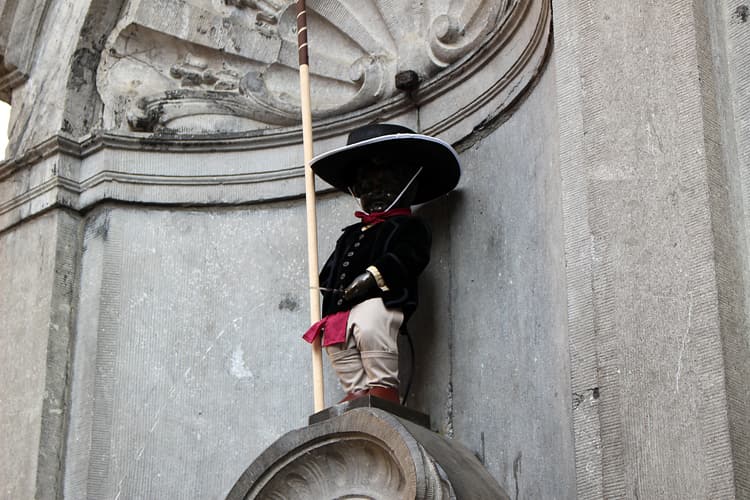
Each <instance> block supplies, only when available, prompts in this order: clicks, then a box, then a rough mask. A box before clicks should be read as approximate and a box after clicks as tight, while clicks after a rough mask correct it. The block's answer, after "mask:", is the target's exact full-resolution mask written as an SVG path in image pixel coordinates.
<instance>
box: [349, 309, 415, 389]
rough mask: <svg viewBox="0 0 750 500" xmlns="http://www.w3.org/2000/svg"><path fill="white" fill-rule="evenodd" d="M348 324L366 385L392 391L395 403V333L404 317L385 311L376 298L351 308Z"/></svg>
mask: <svg viewBox="0 0 750 500" xmlns="http://www.w3.org/2000/svg"><path fill="white" fill-rule="evenodd" d="M349 321H350V322H351V324H352V336H353V337H354V339H355V341H356V345H357V348H358V349H359V352H360V355H361V358H362V366H363V368H364V370H365V373H366V377H367V386H368V387H370V388H373V387H384V388H387V389H395V394H396V398H395V399H396V400H398V383H399V377H398V331H399V328H400V327H401V323H403V321H404V314H403V313H402V312H401V311H400V310H398V309H386V307H385V306H384V305H383V301H382V299H379V298H377V299H370V300H366V301H364V302H362V303H360V304H357V306H355V307H354V308H352V311H351V314H350V315H349Z"/></svg>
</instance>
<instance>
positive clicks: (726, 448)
mask: <svg viewBox="0 0 750 500" xmlns="http://www.w3.org/2000/svg"><path fill="white" fill-rule="evenodd" d="M713 5H714V4H713V3H711V2H687V1H686V2H672V3H670V4H663V3H628V4H623V3H621V2H584V3H582V2H568V1H559V2H556V3H555V13H556V23H557V25H556V33H557V35H558V38H557V40H556V41H557V43H556V48H557V62H558V64H557V74H558V106H559V108H558V112H559V115H560V123H561V130H560V153H561V171H562V180H563V207H564V212H565V227H566V236H565V238H566V254H567V255H568V266H567V281H568V301H569V302H568V319H569V325H570V340H571V356H572V360H571V366H572V367H573V370H572V371H573V377H572V383H573V391H574V392H575V393H577V394H580V395H582V401H581V404H580V405H579V406H578V407H577V408H576V410H575V412H574V415H575V431H576V457H577V459H576V463H577V472H578V496H579V498H602V497H607V498H610V497H612V498H614V497H628V498H630V497H632V498H664V497H674V498H680V497H691V498H735V497H737V498H741V497H743V496H745V495H743V493H742V491H743V488H744V487H738V484H739V483H737V482H736V476H735V471H736V470H738V462H737V460H738V459H741V460H744V461H745V463H746V458H742V456H743V454H744V456H745V457H746V456H747V454H746V452H745V451H744V450H743V449H742V448H735V449H733V443H735V442H738V438H740V439H739V440H741V436H743V435H745V434H744V433H745V432H746V431H745V430H743V427H744V426H746V422H747V406H746V404H745V403H742V402H739V401H738V400H736V399H735V398H736V397H737V396H740V395H741V394H743V393H745V391H746V385H747V384H746V383H745V384H743V385H744V386H745V389H741V390H738V389H737V382H736V380H737V379H736V378H735V377H736V376H737V375H739V374H740V373H746V370H747V367H748V362H747V356H744V358H745V359H744V361H742V362H739V363H738V361H739V360H738V356H740V357H742V356H743V354H741V353H743V352H747V350H746V346H747V342H746V339H747V326H746V325H747V323H746V320H745V317H746V316H745V314H744V313H743V312H742V310H743V308H744V305H743V304H744V301H745V298H744V297H743V295H744V294H745V293H746V291H747V289H748V287H747V281H744V283H743V282H741V281H739V280H740V279H742V278H740V277H741V276H742V275H743V269H744V268H746V266H747V264H746V262H747V250H746V249H743V248H742V247H743V246H745V243H744V242H743V241H742V240H743V239H744V238H745V236H744V235H743V234H742V233H741V232H739V231H738V230H737V226H736V225H735V224H736V221H735V220H733V219H735V216H734V215H733V213H732V212H733V210H735V209H734V208H733V205H734V204H735V203H736V201H735V200H731V197H730V196H729V194H728V191H729V190H734V189H736V186H735V187H733V185H735V183H736V179H732V175H731V172H732V168H731V164H729V168H728V164H727V163H725V160H726V158H727V157H731V156H732V155H733V153H732V152H731V150H730V149H726V150H725V151H724V153H722V152H721V151H720V148H719V145H720V144H721V143H722V139H721V133H720V128H721V126H726V125H727V123H731V122H733V120H732V119H731V117H730V118H729V120H726V119H725V118H726V115H724V117H722V115H721V114H720V113H719V112H718V111H719V109H720V108H717V98H720V97H721V96H720V95H719V94H717V81H720V80H716V79H715V75H714V74H713V72H714V67H713V65H716V68H717V69H718V70H719V73H721V71H723V70H722V69H721V68H722V65H723V63H722V61H721V58H722V57H723V56H722V55H721V54H722V52H723V51H724V50H725V49H724V48H722V47H721V45H722V44H723V43H724V41H723V40H722V39H721V38H718V39H717V38H714V39H713V40H712V39H711V37H710V30H709V25H710V23H709V18H708V17H707V11H712V10H713V9H714V7H713ZM677 12H679V13H680V15H677V16H676V15H675V13H677ZM726 14H727V12H724V14H723V15H726ZM714 22H716V21H714ZM714 26H715V27H717V28H720V27H721V26H720V25H717V24H714ZM558 27H559V29H557V28H558ZM712 52H713V54H712ZM724 154H726V156H724ZM722 156H724V158H722ZM734 161H735V160H732V162H734ZM727 172H729V173H730V175H727ZM729 192H731V191H729ZM734 206H736V205H734ZM743 260H744V262H745V263H744V264H740V262H742V261H743ZM738 369H739V370H740V371H737V370H738ZM733 387H734V388H733ZM592 389H596V390H597V393H596V394H598V396H599V397H598V398H595V397H594V395H595V394H594V392H593V391H592ZM728 408H731V409H730V411H729V412H727V409H728ZM740 414H743V415H744V416H743V417H739V415H740ZM732 419H734V428H733V426H732V425H731V424H730V422H732ZM743 419H744V424H742V423H740V421H741V420H743ZM738 431H739V432H740V434H737V432H738ZM739 469H742V470H743V472H742V474H746V473H747V467H746V465H742V466H739Z"/></svg>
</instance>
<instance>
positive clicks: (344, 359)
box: [326, 329, 367, 394]
mask: <svg viewBox="0 0 750 500" xmlns="http://www.w3.org/2000/svg"><path fill="white" fill-rule="evenodd" d="M326 353H328V359H330V361H331V366H332V367H333V370H334V371H335V372H336V375H338V377H339V382H340V383H341V387H342V388H343V389H344V391H346V393H347V394H351V393H353V392H357V391H363V390H365V389H366V388H367V378H366V375H365V370H364V368H363V366H362V359H361V357H360V355H359V350H357V348H356V345H355V340H354V336H353V335H352V334H351V329H350V331H349V333H347V339H346V342H342V343H340V344H333V345H330V346H328V347H326Z"/></svg>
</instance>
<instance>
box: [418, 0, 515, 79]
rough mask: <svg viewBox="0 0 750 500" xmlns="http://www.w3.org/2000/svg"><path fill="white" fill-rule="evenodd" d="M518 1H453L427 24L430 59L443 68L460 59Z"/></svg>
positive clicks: (489, 31)
mask: <svg viewBox="0 0 750 500" xmlns="http://www.w3.org/2000/svg"><path fill="white" fill-rule="evenodd" d="M519 1H520V0H502V1H498V0H465V1H458V0H453V1H451V2H448V5H447V6H446V7H447V8H446V11H445V13H443V14H440V15H438V16H436V17H434V18H433V19H432V22H431V24H430V36H429V44H430V56H431V58H432V60H433V62H435V64H437V65H438V66H447V65H449V64H451V63H453V62H455V61H456V60H457V59H459V58H460V57H462V56H464V55H465V54H467V53H468V52H470V51H471V50H472V49H474V48H475V47H476V46H477V44H479V43H480V42H481V41H482V40H483V39H485V38H486V37H487V35H489V33H491V32H492V30H493V29H494V28H495V27H496V26H497V25H499V24H501V23H502V21H503V19H504V18H505V16H506V15H507V14H508V12H509V11H510V10H511V9H512V8H514V7H515V5H516V4H518V2H519Z"/></svg>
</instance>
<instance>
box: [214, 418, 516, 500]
mask: <svg viewBox="0 0 750 500" xmlns="http://www.w3.org/2000/svg"><path fill="white" fill-rule="evenodd" d="M245 498H248V499H252V498H286V499H299V500H302V499H310V500H313V499H319V498H373V499H382V500H390V499H395V498H404V499H407V498H408V499H411V498H413V499H419V500H421V499H432V498H434V499H449V498H475V499H478V500H480V499H481V500H484V499H486V500H490V499H492V500H502V499H509V498H510V497H508V496H507V495H506V494H505V492H503V491H502V489H501V488H500V487H499V486H498V485H497V483H496V482H495V481H494V479H492V477H491V476H490V475H489V474H488V473H487V471H486V470H485V469H484V467H483V466H482V464H481V463H479V461H478V460H477V459H476V457H475V456H474V455H472V454H471V452H469V451H468V450H467V449H466V448H464V447H463V446H461V445H460V444H459V443H457V442H455V441H452V440H449V439H446V438H444V437H442V436H440V435H438V434H436V433H434V432H431V431H429V430H427V429H425V428H424V427H421V426H418V425H415V424H413V423H411V422H409V421H406V420H401V419H399V418H397V417H395V416H394V415H391V414H389V413H387V412H385V411H383V410H379V409H377V408H357V409H353V410H351V411H348V412H346V413H345V414H343V415H342V416H339V417H334V418H331V419H329V420H325V421H324V422H321V423H318V424H313V425H310V426H308V427H305V428H302V429H297V430H295V431H291V432H289V433H287V434H285V435H284V436H282V437H281V438H280V439H279V440H278V441H276V442H275V443H274V444H273V445H271V446H270V447H269V448H268V449H267V450H265V451H264V452H263V453H262V454H261V455H260V456H259V457H258V459H257V460H255V461H254V462H253V463H252V464H251V465H250V467H248V469H247V470H246V471H245V472H244V473H243V474H242V476H241V477H240V478H239V480H238V481H237V483H236V484H235V485H234V487H233V488H232V490H231V491H230V492H229V495H228V496H227V500H240V499H245Z"/></svg>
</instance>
